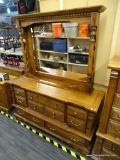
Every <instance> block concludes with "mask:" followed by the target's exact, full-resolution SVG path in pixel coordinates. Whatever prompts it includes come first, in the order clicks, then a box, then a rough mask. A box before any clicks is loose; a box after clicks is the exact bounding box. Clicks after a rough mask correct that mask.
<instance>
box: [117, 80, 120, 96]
mask: <svg viewBox="0 0 120 160" xmlns="http://www.w3.org/2000/svg"><path fill="white" fill-rule="evenodd" d="M117 92H118V93H120V78H119V81H118V86H117Z"/></svg>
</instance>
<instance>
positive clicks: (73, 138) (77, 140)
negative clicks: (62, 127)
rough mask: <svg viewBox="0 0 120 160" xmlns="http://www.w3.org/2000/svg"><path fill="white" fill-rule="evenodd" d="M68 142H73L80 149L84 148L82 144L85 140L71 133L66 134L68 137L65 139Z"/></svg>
mask: <svg viewBox="0 0 120 160" xmlns="http://www.w3.org/2000/svg"><path fill="white" fill-rule="evenodd" d="M67 138H68V139H69V140H70V141H72V142H74V143H75V144H78V145H80V146H82V147H84V143H85V139H84V138H82V137H80V136H77V135H75V134H73V133H70V132H69V133H68V137H67Z"/></svg>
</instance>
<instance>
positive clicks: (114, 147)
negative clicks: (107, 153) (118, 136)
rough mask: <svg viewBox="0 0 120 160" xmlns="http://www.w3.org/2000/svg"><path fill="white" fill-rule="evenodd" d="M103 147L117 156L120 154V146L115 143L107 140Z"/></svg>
mask: <svg viewBox="0 0 120 160" xmlns="http://www.w3.org/2000/svg"><path fill="white" fill-rule="evenodd" d="M103 147H105V148H107V149H109V150H111V151H112V152H114V153H116V154H120V146H119V145H116V144H115V143H112V142H110V141H107V140H105V141H104V143H103Z"/></svg>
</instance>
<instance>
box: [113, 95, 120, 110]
mask: <svg viewBox="0 0 120 160" xmlns="http://www.w3.org/2000/svg"><path fill="white" fill-rule="evenodd" d="M113 106H115V107H117V108H119V109H120V94H117V93H116V94H115V97H114V102H113Z"/></svg>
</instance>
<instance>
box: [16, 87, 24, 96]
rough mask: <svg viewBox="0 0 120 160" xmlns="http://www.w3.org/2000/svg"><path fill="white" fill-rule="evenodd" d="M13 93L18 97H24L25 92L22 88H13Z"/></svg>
mask: <svg viewBox="0 0 120 160" xmlns="http://www.w3.org/2000/svg"><path fill="white" fill-rule="evenodd" d="M14 93H15V94H17V95H19V96H23V97H25V90H24V89H22V88H17V87H14Z"/></svg>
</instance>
